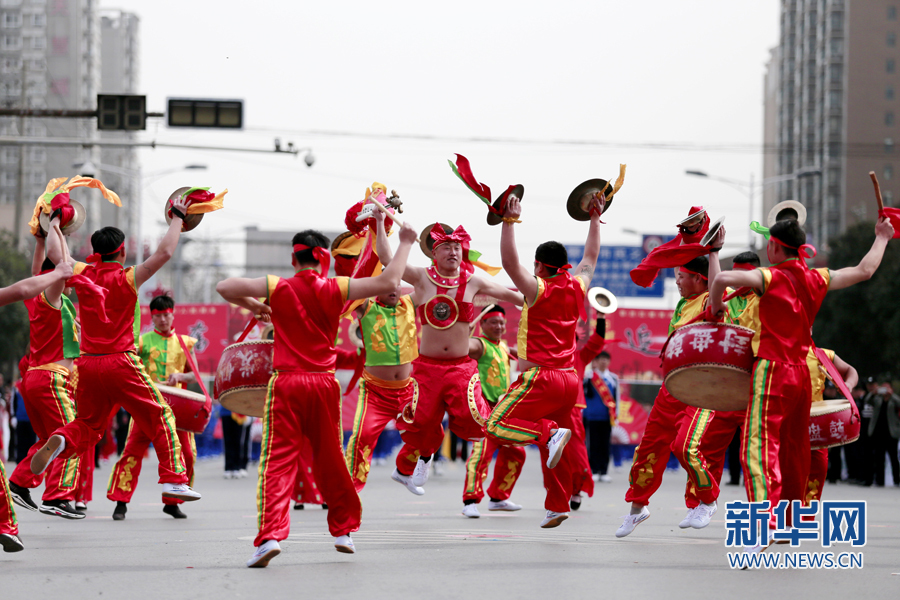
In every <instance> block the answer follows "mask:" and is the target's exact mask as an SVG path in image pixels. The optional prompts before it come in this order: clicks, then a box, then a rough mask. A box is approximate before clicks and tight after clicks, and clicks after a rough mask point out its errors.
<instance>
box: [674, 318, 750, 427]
mask: <svg viewBox="0 0 900 600" xmlns="http://www.w3.org/2000/svg"><path fill="white" fill-rule="evenodd" d="M753 335H754V333H753V330H752V329H748V328H747V327H739V326H737V325H729V324H727V323H706V322H699V323H693V324H691V325H685V326H684V327H681V328H679V329H676V330H675V331H674V332H672V335H670V336H669V339H668V340H667V341H666V344H665V346H663V349H662V352H661V355H662V368H663V377H664V380H665V385H666V389H667V390H668V391H669V393H670V394H671V395H672V396H673V397H674V398H675V399H676V400H679V401H681V402H684V403H685V404H689V405H690V406H696V407H698V408H706V409H710V410H746V409H747V404H748V403H749V401H750V371H751V369H752V367H753V351H752V349H751V347H750V342H751V340H752V339H753Z"/></svg>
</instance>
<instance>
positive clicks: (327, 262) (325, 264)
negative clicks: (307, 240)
mask: <svg viewBox="0 0 900 600" xmlns="http://www.w3.org/2000/svg"><path fill="white" fill-rule="evenodd" d="M304 250H312V255H313V257H314V258H315V259H316V260H317V261H319V265H320V266H321V267H322V275H323V276H324V277H328V268H329V267H330V266H331V253H330V252H328V251H327V250H325V248H319V247H318V246H316V247H312V246H306V245H305V244H294V253H295V254H296V253H297V252H303V251H304Z"/></svg>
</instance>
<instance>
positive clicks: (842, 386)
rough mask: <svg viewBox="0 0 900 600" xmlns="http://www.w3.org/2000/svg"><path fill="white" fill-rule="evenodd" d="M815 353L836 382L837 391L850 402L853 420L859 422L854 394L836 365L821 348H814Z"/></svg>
mask: <svg viewBox="0 0 900 600" xmlns="http://www.w3.org/2000/svg"><path fill="white" fill-rule="evenodd" d="M813 352H814V353H815V355H816V358H817V359H818V361H819V363H821V364H822V366H823V367H825V371H826V372H827V373H828V374H829V375H830V376H831V380H832V382H834V385H835V386H836V387H837V389H838V390H840V392H841V393H842V394H843V395H844V398H846V399H847V400H849V401H850V411H851V412H852V413H853V419H854V420H856V421H859V408H858V407H857V406H856V400H854V398H853V394H851V393H850V390H849V389H848V388H847V384H846V383H844V378H843V377H841V374H840V372H839V371H838V370H837V367H836V366H834V363H833V362H831V359H830V358H828V354H826V352H825V351H824V350H822V349H821V348H818V347H813Z"/></svg>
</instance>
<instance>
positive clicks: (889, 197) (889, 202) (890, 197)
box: [881, 190, 894, 206]
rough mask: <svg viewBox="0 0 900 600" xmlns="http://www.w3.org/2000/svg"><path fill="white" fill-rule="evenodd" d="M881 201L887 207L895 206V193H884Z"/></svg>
mask: <svg viewBox="0 0 900 600" xmlns="http://www.w3.org/2000/svg"><path fill="white" fill-rule="evenodd" d="M881 199H882V200H884V205H885V206H893V204H894V192H892V191H891V190H885V191H884V194H882V197H881Z"/></svg>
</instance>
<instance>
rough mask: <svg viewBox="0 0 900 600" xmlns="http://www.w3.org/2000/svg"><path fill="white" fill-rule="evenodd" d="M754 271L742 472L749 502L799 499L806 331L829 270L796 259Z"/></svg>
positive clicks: (806, 395) (805, 462) (805, 446)
mask: <svg viewBox="0 0 900 600" xmlns="http://www.w3.org/2000/svg"><path fill="white" fill-rule="evenodd" d="M760 271H761V272H762V274H763V278H764V289H763V294H762V296H761V297H760V299H759V321H760V328H759V329H758V330H757V335H756V337H755V338H754V341H753V346H754V349H755V351H756V361H755V362H754V363H753V372H752V377H753V378H752V389H751V395H750V404H749V406H748V408H747V416H746V420H745V422H744V429H743V432H742V434H741V438H742V439H741V466H742V467H743V468H744V477H745V485H746V488H747V498H748V499H749V500H750V501H751V502H761V501H764V500H769V501H770V502H771V503H772V505H773V506H774V505H777V503H778V502H779V501H780V500H782V499H784V500H802V499H803V497H804V494H805V492H806V485H807V477H808V475H809V464H810V463H809V461H810V458H809V457H810V446H809V406H810V401H811V400H810V398H811V384H810V373H809V367H808V366H807V363H806V357H807V353H808V352H809V348H810V345H811V344H812V338H811V333H810V331H811V328H812V324H813V321H814V320H815V318H816V313H818V311H819V307H820V306H821V304H822V300H823V299H824V298H825V294H826V293H828V285H829V282H830V281H831V279H830V273H829V271H828V269H808V268H807V267H806V265H805V264H804V263H803V262H801V260H800V259H799V258H794V259H789V260H786V261H784V262H782V263H779V264H777V265H773V266H771V267H768V268H762V269H760Z"/></svg>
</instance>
